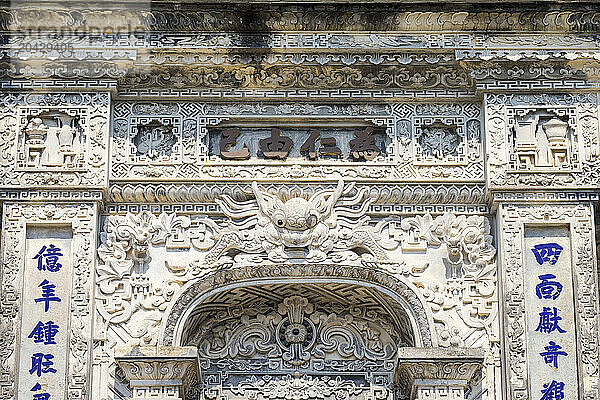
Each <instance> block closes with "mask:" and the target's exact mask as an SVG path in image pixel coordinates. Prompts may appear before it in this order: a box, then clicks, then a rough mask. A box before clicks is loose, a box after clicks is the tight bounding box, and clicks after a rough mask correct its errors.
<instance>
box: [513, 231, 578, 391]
mask: <svg viewBox="0 0 600 400" xmlns="http://www.w3.org/2000/svg"><path fill="white" fill-rule="evenodd" d="M524 236H525V248H524V254H523V256H524V261H525V262H524V264H523V272H524V278H525V282H524V283H525V303H526V310H525V318H526V320H527V332H528V334H529V340H528V341H527V353H528V354H529V363H528V364H529V365H528V374H529V389H530V391H531V393H532V396H533V398H534V399H535V398H536V397H540V398H542V399H555V398H556V399H558V398H561V396H564V397H563V398H566V399H576V398H577V392H578V387H579V379H578V377H577V373H576V371H577V353H578V352H577V342H576V337H575V333H576V332H575V327H576V324H575V303H574V299H573V269H572V262H571V255H572V252H571V240H570V237H569V236H570V235H569V229H568V226H535V225H534V226H531V225H525V232H524Z"/></svg>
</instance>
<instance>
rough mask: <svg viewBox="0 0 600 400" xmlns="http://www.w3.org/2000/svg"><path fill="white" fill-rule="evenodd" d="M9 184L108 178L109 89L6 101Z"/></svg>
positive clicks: (4, 174)
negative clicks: (104, 91) (92, 92)
mask: <svg viewBox="0 0 600 400" xmlns="http://www.w3.org/2000/svg"><path fill="white" fill-rule="evenodd" d="M0 111H1V114H2V115H3V117H2V118H1V120H0V128H1V129H0V134H2V135H3V144H2V145H1V146H0V151H1V152H2V155H3V157H2V169H1V170H0V181H1V182H2V184H3V185H6V186H9V185H39V186H52V185H56V184H60V185H63V186H65V185H89V186H103V185H105V184H106V182H107V168H106V167H107V162H108V149H107V141H108V125H109V119H108V118H109V117H108V114H109V96H108V94H107V93H95V94H86V93H72V94H26V95H25V94H23V95H7V96H3V98H2V100H1V101H0Z"/></svg>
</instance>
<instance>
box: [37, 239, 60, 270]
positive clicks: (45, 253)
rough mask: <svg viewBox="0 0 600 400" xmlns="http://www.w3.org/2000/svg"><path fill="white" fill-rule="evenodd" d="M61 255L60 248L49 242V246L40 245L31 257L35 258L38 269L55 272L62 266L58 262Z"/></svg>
mask: <svg viewBox="0 0 600 400" xmlns="http://www.w3.org/2000/svg"><path fill="white" fill-rule="evenodd" d="M62 255H63V254H62V253H61V249H60V248H58V247H56V246H55V245H53V244H51V245H50V246H49V247H46V246H42V248H41V249H40V251H38V253H37V254H36V255H35V256H34V257H33V259H34V260H37V262H38V265H37V267H38V269H39V270H40V271H50V272H56V271H58V270H60V269H61V268H62V264H61V263H59V262H58V258H59V257H62Z"/></svg>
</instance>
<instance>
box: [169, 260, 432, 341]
mask: <svg viewBox="0 0 600 400" xmlns="http://www.w3.org/2000/svg"><path fill="white" fill-rule="evenodd" d="M326 282H330V283H347V284H352V285H358V286H364V287H370V288H373V289H374V290H375V291H376V292H378V293H381V294H383V295H387V296H388V297H389V298H390V299H393V301H394V302H395V303H397V304H398V305H399V306H400V307H402V309H403V310H404V311H405V312H406V315H407V316H408V318H409V319H410V322H411V329H412V331H413V332H414V346H417V347H433V346H436V345H437V342H436V337H435V335H433V334H432V328H431V327H432V326H433V320H432V317H431V315H430V314H429V313H428V312H427V311H426V308H425V307H424V306H423V304H424V300H423V299H422V296H421V294H420V293H419V292H418V291H416V290H414V288H413V287H412V284H410V283H408V282H405V281H404V280H403V279H402V278H399V277H397V276H393V275H390V274H388V273H387V272H385V271H382V270H381V269H380V268H369V267H365V266H345V265H338V264H312V265H307V264H280V265H263V266H244V267H238V268H232V269H223V270H218V271H216V272H214V273H212V274H209V275H207V276H205V277H203V278H202V279H201V280H195V281H191V282H189V283H187V284H186V285H185V286H184V287H183V288H182V290H181V292H180V294H179V296H178V297H177V299H175V300H174V301H173V302H172V303H171V305H170V307H169V308H168V310H167V317H166V318H165V319H164V320H163V323H162V326H161V334H160V338H159V344H163V345H167V346H170V345H180V344H181V339H182V333H183V327H184V325H185V321H186V320H187V318H188V317H189V316H190V314H191V313H192V312H193V310H194V308H195V307H196V306H197V305H198V304H201V303H202V302H204V301H205V300H206V299H207V298H209V297H210V296H212V295H214V294H216V293H219V292H223V291H227V290H229V289H231V288H233V287H242V286H261V285H265V284H268V283H294V284H307V283H326Z"/></svg>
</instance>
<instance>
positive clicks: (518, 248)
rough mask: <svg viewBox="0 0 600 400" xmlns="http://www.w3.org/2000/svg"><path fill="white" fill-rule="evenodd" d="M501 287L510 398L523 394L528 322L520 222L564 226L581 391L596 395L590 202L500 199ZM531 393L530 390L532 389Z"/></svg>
mask: <svg viewBox="0 0 600 400" xmlns="http://www.w3.org/2000/svg"><path fill="white" fill-rule="evenodd" d="M498 217H499V225H500V240H501V242H502V243H504V246H503V248H502V256H501V259H502V263H501V269H502V278H503V279H502V282H503V283H502V284H503V287H504V290H503V292H504V313H503V315H504V330H505V332H506V335H505V346H504V348H505V349H506V353H505V363H504V365H506V384H507V386H508V391H509V398H515V399H516V398H528V377H527V370H528V369H527V359H528V357H532V355H531V354H526V348H527V346H526V343H527V327H526V324H525V303H524V302H525V293H524V283H523V280H524V276H523V262H524V256H523V253H524V252H525V251H526V249H525V248H524V226H525V225H526V224H529V225H535V226H544V225H545V226H556V225H557V224H564V225H568V226H569V230H570V238H571V243H572V245H571V249H572V250H571V251H572V254H573V261H572V263H573V268H574V293H575V310H576V312H575V314H576V329H577V340H578V343H579V347H578V351H577V353H578V366H579V368H578V369H579V381H580V382H581V383H580V385H581V387H580V396H582V398H585V399H598V372H599V370H598V365H599V364H598V363H599V360H600V343H599V341H598V329H599V327H600V317H599V312H598V283H597V275H596V268H597V266H596V257H595V254H594V252H595V244H594V240H595V237H594V222H593V210H592V205H591V204H590V203H583V202H582V203H580V204H552V203H550V204H546V205H523V204H521V205H519V204H507V203H501V204H500V206H499V210H498ZM531 395H532V396H533V395H534V394H533V393H532V394H531Z"/></svg>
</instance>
